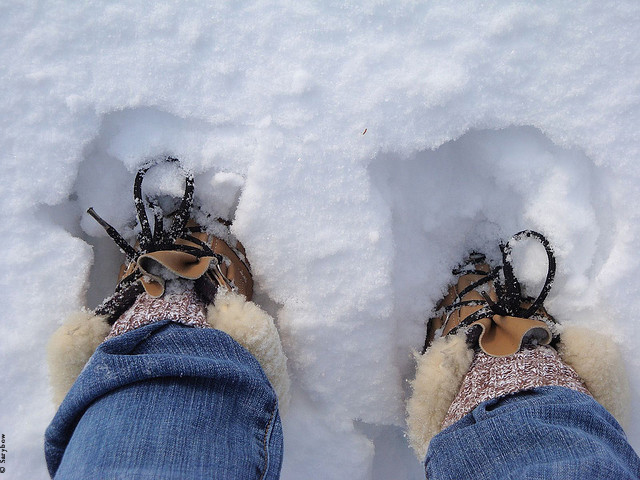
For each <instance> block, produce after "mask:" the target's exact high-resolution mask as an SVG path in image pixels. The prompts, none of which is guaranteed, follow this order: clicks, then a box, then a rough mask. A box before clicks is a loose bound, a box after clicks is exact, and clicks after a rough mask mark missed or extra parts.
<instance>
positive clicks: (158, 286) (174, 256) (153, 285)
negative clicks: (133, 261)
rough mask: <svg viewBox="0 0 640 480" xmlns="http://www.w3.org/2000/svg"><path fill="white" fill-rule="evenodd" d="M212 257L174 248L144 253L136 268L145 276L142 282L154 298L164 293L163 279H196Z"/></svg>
mask: <svg viewBox="0 0 640 480" xmlns="http://www.w3.org/2000/svg"><path fill="white" fill-rule="evenodd" d="M212 259H213V257H200V258H197V257H195V256H194V255H191V254H190V253H186V252H180V251H176V250H160V251H157V252H151V253H145V254H144V255H140V257H139V258H138V268H139V269H140V271H141V272H142V273H143V274H144V275H145V276H146V277H147V279H144V278H143V281H142V284H143V286H144V289H145V290H146V291H147V293H148V294H149V295H151V296H152V297H154V298H157V297H160V296H161V295H162V294H163V293H164V281H165V280H170V279H172V278H175V277H180V278H186V279H187V280H196V279H198V278H200V277H201V276H202V275H204V273H205V272H206V271H207V269H208V268H209V265H210V264H211V260H212Z"/></svg>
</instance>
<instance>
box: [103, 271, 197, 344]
mask: <svg viewBox="0 0 640 480" xmlns="http://www.w3.org/2000/svg"><path fill="white" fill-rule="evenodd" d="M161 320H171V321H174V322H178V323H182V324H184V325H188V326H190V327H200V328H205V327H209V324H208V323H207V315H206V308H205V305H204V303H203V302H202V301H201V300H200V299H199V298H198V296H197V294H196V292H195V290H194V287H193V282H188V281H183V280H173V281H170V282H167V284H166V286H165V293H164V295H163V296H162V297H160V298H153V297H151V296H149V295H148V294H147V293H146V292H145V293H142V294H141V295H139V296H138V298H137V299H136V301H135V302H134V304H133V305H132V306H131V307H130V308H129V309H128V310H127V311H126V312H124V313H123V314H122V315H121V316H120V317H119V318H118V320H116V321H115V323H114V324H113V326H112V327H111V332H109V335H107V338H106V340H109V339H110V338H113V337H115V336H116V335H122V334H123V333H125V332H128V331H130V330H133V329H135V328H140V327H143V326H144V325H148V324H150V323H153V322H158V321H161Z"/></svg>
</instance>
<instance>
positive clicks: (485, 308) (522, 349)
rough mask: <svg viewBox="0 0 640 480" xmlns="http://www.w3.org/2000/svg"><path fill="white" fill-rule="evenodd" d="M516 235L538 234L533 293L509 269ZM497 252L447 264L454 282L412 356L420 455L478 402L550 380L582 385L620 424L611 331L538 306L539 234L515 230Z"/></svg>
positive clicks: (622, 403)
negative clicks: (493, 259) (491, 260)
mask: <svg viewBox="0 0 640 480" xmlns="http://www.w3.org/2000/svg"><path fill="white" fill-rule="evenodd" d="M523 237H531V238H534V239H536V240H538V241H539V242H540V243H541V244H542V245H543V247H544V248H545V251H546V253H547V257H548V259H549V267H548V272H547V277H546V281H545V284H544V286H543V288H542V290H541V292H540V294H539V295H538V297H537V298H530V297H525V296H524V295H523V294H522V292H521V288H520V284H519V283H518V280H517V279H516V278H515V275H514V273H513V267H512V264H511V249H512V246H513V243H514V242H516V241H518V240H520V239H521V238H523ZM501 250H502V257H503V265H501V266H498V267H492V266H491V265H489V264H488V263H487V262H486V260H485V257H484V255H482V254H477V253H474V254H472V255H470V256H469V258H468V260H467V261H466V262H465V263H464V264H463V265H462V266H461V267H459V268H457V269H455V270H454V272H453V273H454V275H456V276H457V279H456V281H455V283H454V284H453V285H452V286H451V287H450V289H449V292H448V294H447V295H446V296H445V298H444V299H443V300H442V301H441V302H440V303H439V305H438V307H437V308H438V310H437V311H436V314H435V315H434V317H433V318H431V319H430V320H429V322H428V328H427V336H426V341H425V346H424V348H423V350H422V353H416V355H415V358H416V374H415V379H414V380H413V381H412V382H411V386H412V390H413V392H412V394H411V396H410V398H409V399H408V401H407V428H408V432H407V433H408V438H409V442H410V444H411V446H412V447H413V449H414V450H415V452H416V455H417V456H418V458H419V459H421V460H422V459H424V457H425V454H426V452H427V449H428V446H429V443H430V441H431V438H432V437H433V436H434V435H436V434H437V433H438V432H439V431H440V430H441V429H442V428H444V427H446V426H447V425H449V424H451V422H454V421H456V420H457V419H459V418H461V415H464V414H466V413H467V412H468V411H470V409H471V408H474V406H475V405H477V404H478V402H481V401H484V400H486V399H488V398H496V397H497V396H501V395H504V394H509V393H513V392H516V391H519V390H522V389H528V388H535V387H537V386H544V385H558V386H563V387H568V388H572V389H574V390H578V391H582V392H583V393H584V392H588V393H590V394H591V395H592V396H593V397H594V398H595V399H596V400H597V401H598V402H599V403H600V404H602V405H603V406H604V407H605V408H606V409H607V410H608V411H609V412H610V413H611V414H612V415H613V416H614V417H616V419H617V420H618V421H619V422H620V423H621V424H623V426H624V423H625V420H626V418H627V416H628V406H629V385H628V380H627V377H626V373H625V370H624V366H623V363H622V361H621V358H620V355H619V351H618V349H617V346H616V345H615V343H614V342H613V340H612V339H611V338H610V335H608V334H606V333H602V332H596V331H593V330H589V329H585V328H582V327H576V326H571V327H566V326H561V325H559V324H557V323H556V322H555V319H554V318H553V317H552V316H551V315H549V314H548V313H547V311H546V310H545V309H544V306H543V302H544V300H545V298H546V296H547V294H548V293H549V290H550V288H551V284H552V282H553V278H554V273H555V258H554V255H553V252H552V250H551V247H550V246H549V243H548V242H547V240H546V238H544V237H543V236H542V235H541V234H539V233H537V232H532V231H524V232H520V233H518V234H516V235H514V236H513V237H512V238H511V240H509V242H507V243H506V244H502V245H501ZM546 345H549V346H546ZM550 347H553V348H550ZM585 387H586V389H585Z"/></svg>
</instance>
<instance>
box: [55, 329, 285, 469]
mask: <svg viewBox="0 0 640 480" xmlns="http://www.w3.org/2000/svg"><path fill="white" fill-rule="evenodd" d="M282 449H283V440H282V425H281V422H280V417H279V414H278V402H277V399H276V394H275V392H274V390H273V388H272V387H271V385H270V384H269V381H268V380H267V378H266V376H265V375H264V373H263V371H262V369H261V367H260V365H259V363H258V362H257V360H256V359H255V358H254V357H253V356H252V355H251V354H250V353H249V352H248V351H246V350H245V349H244V348H243V347H241V346H240V345H239V344H238V343H236V342H235V341H234V340H233V339H232V338H231V337H230V336H228V335H227V334H225V333H223V332H221V331H218V330H214V329H199V328H191V327H185V326H183V325H180V324H177V323H172V322H168V321H163V322H158V323H155V324H151V325H147V326H145V327H142V328H139V329H137V330H133V331H131V332H128V333H126V334H124V335H121V336H119V337H115V338H113V339H111V340H108V341H106V342H104V343H103V344H102V345H100V347H99V348H98V349H97V350H96V352H95V353H94V355H93V356H92V357H91V359H90V361H89V362H88V364H87V366H86V367H85V369H84V370H83V371H82V373H81V374H80V376H79V377H78V379H77V381H76V383H75V384H74V385H73V387H72V388H71V391H70V392H69V394H68V395H67V397H66V398H65V400H64V401H63V403H62V405H61V406H60V408H59V410H58V412H57V414H56V416H55V417H54V419H53V421H52V422H51V425H49V428H48V429H47V431H46V434H45V456H46V460H47V466H48V468H49V473H50V474H51V476H52V477H55V478H56V479H118V478H122V479H154V480H156V479H169V478H172V479H173V478H175V479H200V478H207V479H211V478H234V479H274V478H278V477H279V473H280V467H281V464H282Z"/></svg>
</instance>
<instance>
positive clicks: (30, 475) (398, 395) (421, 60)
mask: <svg viewBox="0 0 640 480" xmlns="http://www.w3.org/2000/svg"><path fill="white" fill-rule="evenodd" d="M0 15H1V18H3V20H4V22H3V28H2V30H1V31H0V42H1V43H0V45H2V47H3V48H1V49H0V59H1V62H0V64H1V65H2V68H1V72H2V76H1V78H2V86H3V102H2V104H0V111H1V113H0V119H1V121H2V129H1V132H2V133H1V134H0V147H1V148H0V152H1V153H0V156H1V157H0V158H1V159H2V160H1V171H2V181H1V182H0V189H1V190H0V192H1V193H0V195H1V201H2V205H1V209H0V231H1V232H2V236H1V237H0V238H1V240H0V242H1V245H2V248H1V253H0V259H1V262H2V263H1V265H2V270H1V271H2V275H1V277H0V279H1V280H0V285H1V286H2V288H1V290H0V305H1V306H2V311H1V313H0V365H2V403H1V405H2V408H1V409H0V410H1V413H0V429H1V432H0V433H2V434H4V435H5V438H6V440H5V441H6V445H7V449H8V453H7V461H6V475H7V476H6V477H3V478H15V479H35V478H46V476H47V474H46V467H45V463H44V456H43V453H42V443H43V432H44V430H45V428H46V426H47V424H48V422H49V421H50V419H51V418H52V416H53V414H54V407H53V405H52V403H51V401H50V391H49V387H48V378H47V367H46V363H45V346H46V343H47V340H48V337H49V336H50V335H51V333H52V332H53V331H54V330H55V329H56V328H57V327H58V326H59V325H60V324H61V323H62V322H63V321H64V319H65V317H66V316H67V315H68V314H69V313H70V312H72V311H74V310H77V309H79V308H80V307H81V306H83V305H88V306H89V307H95V306H96V305H97V304H98V303H99V302H100V300H101V299H102V298H104V297H105V296H106V295H108V294H109V293H110V292H111V291H112V289H113V286H114V282H115V277H116V275H117V270H118V267H119V262H120V257H119V252H118V251H117V248H116V247H115V245H114V244H113V242H112V241H111V240H110V239H109V238H108V237H106V234H105V233H104V232H103V231H102V230H101V228H100V226H99V225H98V224H97V223H95V222H94V221H93V220H92V219H91V218H89V217H88V215H86V214H84V212H85V211H86V209H87V208H88V207H90V206H93V207H94V208H95V210H96V211H97V212H98V213H99V214H100V215H101V216H102V217H103V218H105V219H106V220H107V221H109V222H110V223H112V224H113V225H114V226H115V227H116V228H118V229H120V230H121V231H123V232H124V233H125V234H127V235H131V233H132V229H131V227H132V219H133V216H134V209H133V202H132V194H131V191H132V182H133V177H134V175H135V171H136V169H137V168H138V167H139V166H140V165H142V164H143V163H144V162H146V161H147V160H148V159H150V158H154V157H157V156H163V155H172V156H176V157H179V158H180V159H181V160H182V162H183V164H184V166H185V167H186V168H188V169H190V170H191V171H193V172H194V173H195V175H196V179H197V180H196V198H197V201H198V202H199V203H200V204H202V205H203V208H205V209H206V210H207V211H209V212H212V213H215V214H218V215H231V216H233V215H235V220H234V224H233V226H232V231H233V233H234V234H235V235H236V236H237V237H238V238H239V239H240V240H241V241H242V242H243V243H244V245H245V247H246V249H247V253H248V257H249V260H250V262H251V265H252V268H253V272H254V277H255V281H256V297H255V299H256V301H257V302H258V303H259V304H261V305H262V306H263V308H265V309H266V310H267V311H269V312H270V313H271V314H272V315H273V316H274V318H276V321H277V324H278V326H279V329H280V332H281V336H282V339H283V344H284V349H285V351H286V353H287V355H288V357H289V365H290V369H291V375H292V379H293V399H292V404H291V408H290V411H289V414H288V416H287V417H285V418H284V429H285V461H284V466H283V474H282V478H284V479H301V478H309V479H312V478H314V479H315V478H323V479H350V480H356V479H363V480H364V479H376V480H378V479H391V478H393V479H418V478H422V476H423V473H422V470H421V465H420V462H419V461H418V460H417V459H416V458H415V457H414V456H413V453H412V452H411V451H410V450H409V448H408V447H407V444H406V439H405V438H404V436H403V431H404V428H405V423H404V422H405V420H404V403H405V397H406V395H407V393H408V386H407V380H408V379H410V378H412V377H413V374H414V366H413V360H412V351H413V350H415V349H418V348H420V347H421V345H422V343H423V341H424V330H425V328H424V322H425V319H426V318H427V317H428V316H429V313H430V312H431V311H432V309H433V307H434V305H435V303H436V302H437V301H438V299H439V297H440V296H441V295H442V293H443V291H444V290H445V289H446V286H447V283H448V282H449V279H450V271H451V268H452V267H454V266H455V264H456V263H457V262H458V261H459V260H461V259H462V257H463V256H464V254H465V253H466V252H468V251H469V250H470V249H473V248H475V249H483V250H486V251H487V252H488V254H489V255H491V256H493V257H494V258H496V257H497V255H498V250H497V245H498V242H499V240H501V239H507V238H508V237H509V236H511V235H512V234H513V233H515V232H517V231H519V230H522V229H525V228H531V229H535V230H538V231H540V232H542V233H544V234H545V235H547V236H548V238H549V239H550V241H551V243H552V244H553V245H554V247H555V252H556V256H557V260H558V274H557V280H556V283H555V286H554V288H553V290H552V292H551V295H550V297H549V299H548V302H547V303H548V307H549V310H550V311H551V313H553V314H554V315H555V316H556V317H557V318H558V319H559V320H560V321H561V322H565V323H580V324H585V325H591V326H595V327H596V328H598V329H600V330H601V331H604V332H607V333H609V334H610V335H611V336H613V337H615V338H616V339H618V340H619V341H620V342H621V347H622V350H623V355H624V358H625V361H626V365H627V368H628V371H629V373H630V374H631V383H632V402H633V403H634V404H637V402H638V400H639V396H640V375H638V373H637V372H638V371H639V370H638V368H639V367H640V359H639V357H638V355H637V354H636V352H637V350H638V348H640V340H638V338H637V337H638V336H637V335H635V328H636V326H638V321H637V320H636V317H637V316H638V314H637V312H638V311H639V309H640V297H639V296H638V294H637V292H638V290H639V289H640V280H639V277H638V275H637V271H638V261H639V259H640V254H639V253H638V252H639V251H640V235H639V234H640V223H639V221H638V220H639V215H640V165H639V164H638V160H639V158H638V157H639V155H640V133H638V125H640V86H639V83H638V79H639V78H640V49H639V48H638V45H640V4H638V2H635V1H633V0H627V1H618V2H615V3H611V2H600V1H582V0H581V1H564V2H551V1H544V2H535V3H533V2H498V1H477V0H476V1H474V0H458V1H455V2H454V1H449V2H447V1H437V0H436V1H430V2H419V1H411V0H405V1H401V0H394V1H384V0H381V1H376V2H362V4H358V3H355V2H340V1H336V2H331V1H325V2H309V1H297V2H283V1H281V2H267V1H262V0H255V1H251V2H204V1H198V2H193V1H192V2H187V1H175V2H151V3H150V2H134V1H117V0H116V1H111V2H102V3H100V2H71V1H69V2H44V3H43V2H2V4H0ZM157 183H160V184H162V183H163V182H162V180H161V179H160V180H157ZM160 187H163V188H165V189H168V191H174V190H176V189H177V191H179V190H180V184H176V183H175V182H173V183H171V181H167V182H166V185H160V186H159V188H160ZM516 253H517V258H518V273H519V275H520V278H521V279H523V281H525V282H526V283H527V286H528V288H529V289H530V291H531V292H534V291H535V289H536V287H539V286H540V281H541V280H542V279H543V277H544V274H545V272H546V270H545V268H546V264H545V260H544V258H545V257H544V254H543V253H542V252H541V251H540V249H539V248H536V245H535V244H534V243H533V242H529V243H527V244H524V245H522V247H521V248H519V251H518V252H516ZM634 412H635V413H634V414H633V418H632V423H631V424H630V425H629V426H628V429H627V432H628V435H629V439H630V441H631V443H632V445H633V446H634V447H635V448H636V449H639V448H640V413H638V412H639V411H638V409H635V410H634Z"/></svg>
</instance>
